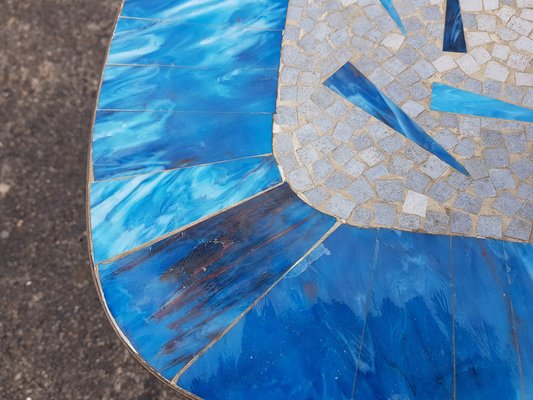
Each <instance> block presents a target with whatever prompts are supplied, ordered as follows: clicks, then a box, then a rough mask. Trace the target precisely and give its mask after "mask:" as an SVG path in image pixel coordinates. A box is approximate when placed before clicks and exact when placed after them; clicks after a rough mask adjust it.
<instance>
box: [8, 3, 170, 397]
mask: <svg viewBox="0 0 533 400" xmlns="http://www.w3.org/2000/svg"><path fill="white" fill-rule="evenodd" d="M118 6H119V0H1V1H0V399H3V400H11V399H14V400H18V399H22V400H26V399H31V400H38V399H54V400H56V399H69V400H77V399H91V400H94V399H171V398H178V395H177V394H176V393H174V392H173V391H172V390H170V389H168V388H167V387H166V386H165V385H164V384H162V383H161V382H159V381H158V380H157V379H156V378H154V377H153V376H152V375H151V374H150V373H149V372H148V371H146V370H145V369H144V368H143V367H142V366H141V365H140V364H138V363H137V361H136V360H135V359H134V358H133V357H132V356H131V355H130V354H129V353H128V351H127V350H126V349H125V347H124V346H123V345H122V344H121V343H120V342H119V339H118V337H117V336H116V335H115V333H114V332H113V331H112V328H111V326H110V325H109V323H108V322H107V320H106V318H105V316H104V314H103V311H102V309H101V307H100V304H99V302H98V299H97V296H96V291H95V289H94V285H93V282H92V277H91V275H90V266H89V262H88V254H87V243H86V242H87V237H86V234H85V168H86V148H87V141H88V138H89V131H90V124H91V119H92V113H93V108H94V104H95V97H96V91H97V87H98V83H99V76H100V73H101V68H102V63H103V60H104V54H105V48H106V46H107V41H108V40H109V38H110V36H111V31H112V26H113V21H114V18H115V14H116V12H117V10H118Z"/></svg>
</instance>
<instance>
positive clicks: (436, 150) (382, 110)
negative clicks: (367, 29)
mask: <svg viewBox="0 0 533 400" xmlns="http://www.w3.org/2000/svg"><path fill="white" fill-rule="evenodd" d="M324 85H326V86H327V87H328V88H330V89H331V90H333V91H334V92H336V93H337V94H339V95H340V96H342V97H345V98H346V99H347V100H348V101H350V102H352V103H353V104H355V105H356V106H357V107H360V108H362V109H363V110H364V111H366V112H367V113H369V114H370V115H373V116H374V117H376V118H377V119H379V120H380V121H382V122H383V123H385V124H387V125H388V126H390V127H391V128H392V129H394V130H395V131H397V132H399V133H401V134H402V135H403V136H405V137H406V138H407V139H409V140H412V141H413V142H415V143H416V144H418V145H419V146H420V147H422V148H424V149H425V150H427V151H429V152H430V153H431V154H433V155H435V156H437V157H438V158H440V159H441V160H442V161H444V162H445V163H446V164H448V165H450V166H451V167H453V168H455V169H456V170H457V171H459V172H461V173H463V174H465V175H468V172H467V171H466V169H465V168H464V167H463V166H462V165H461V164H459V163H458V162H457V161H456V160H455V159H454V158H453V157H452V156H451V155H450V154H449V153H447V152H446V150H445V149H444V148H443V147H442V146H441V145H440V144H438V143H437V142H436V141H435V140H433V138H432V137H431V136H429V135H428V134H427V133H426V132H424V130H423V129H422V128H421V127H420V126H418V125H417V124H416V123H415V122H414V121H413V120H412V119H411V118H409V116H408V115H407V114H405V113H404V112H403V111H402V110H401V109H400V108H399V107H398V106H397V105H396V104H394V103H393V102H392V101H391V100H390V99H389V98H388V97H387V96H385V95H384V94H383V93H381V92H380V90H379V89H378V88H377V87H376V86H374V84H373V83H372V82H370V81H369V80H368V79H367V78H366V77H365V76H364V75H363V74H362V73H361V72H360V71H359V70H358V69H357V68H355V67H354V66H353V65H352V64H350V63H346V64H344V66H343V67H341V68H340V69H339V70H338V71H337V72H335V73H334V74H333V75H332V76H331V77H330V78H329V79H328V80H327V81H326V82H324Z"/></svg>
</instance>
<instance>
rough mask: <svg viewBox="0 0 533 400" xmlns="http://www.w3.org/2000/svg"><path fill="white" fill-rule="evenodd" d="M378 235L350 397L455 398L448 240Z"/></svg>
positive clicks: (396, 233) (390, 233) (384, 232)
mask: <svg viewBox="0 0 533 400" xmlns="http://www.w3.org/2000/svg"><path fill="white" fill-rule="evenodd" d="M378 238H379V251H378V257H377V262H376V269H375V272H374V279H373V283H372V290H371V293H370V305H369V311H368V316H367V319H366V329H365V338H364V342H363V348H362V352H361V358H360V360H359V364H358V373H357V378H356V381H355V392H354V397H352V398H355V399H428V400H429V399H451V398H453V384H454V371H453V341H452V337H453V334H452V327H453V325H452V324H453V321H452V300H451V297H452V278H451V268H450V237H446V236H433V235H427V234H418V233H407V232H400V231H391V230H382V229H380V232H379V235H378ZM458 398H459V397H458ZM466 398H469V397H466Z"/></svg>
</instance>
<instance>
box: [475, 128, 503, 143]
mask: <svg viewBox="0 0 533 400" xmlns="http://www.w3.org/2000/svg"><path fill="white" fill-rule="evenodd" d="M481 142H482V143H483V147H502V146H503V145H504V142H503V135H502V134H501V133H500V132H499V131H494V130H490V129H482V130H481Z"/></svg>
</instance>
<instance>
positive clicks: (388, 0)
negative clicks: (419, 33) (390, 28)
mask: <svg viewBox="0 0 533 400" xmlns="http://www.w3.org/2000/svg"><path fill="white" fill-rule="evenodd" d="M380 1H381V5H382V6H383V7H384V8H385V10H387V12H388V13H389V15H390V17H391V18H392V19H393V20H394V22H396V25H398V28H400V31H402V33H403V34H404V35H407V32H406V31H405V27H404V26H403V23H402V19H401V18H400V15H399V14H398V11H396V8H395V7H394V4H392V0H380Z"/></svg>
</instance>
